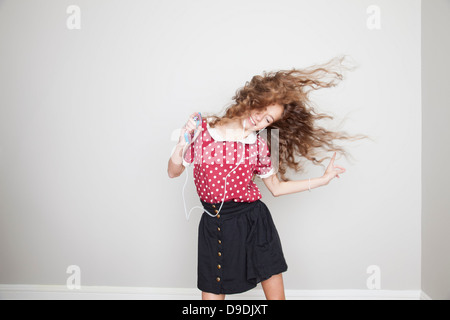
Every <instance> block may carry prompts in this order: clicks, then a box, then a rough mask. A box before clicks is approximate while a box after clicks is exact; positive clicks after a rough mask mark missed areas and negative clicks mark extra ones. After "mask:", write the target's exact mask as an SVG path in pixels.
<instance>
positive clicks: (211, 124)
mask: <svg viewBox="0 0 450 320" xmlns="http://www.w3.org/2000/svg"><path fill="white" fill-rule="evenodd" d="M343 59H345V56H344V57H340V58H335V59H332V60H330V61H329V62H328V63H326V64H324V65H321V66H313V67H310V68H307V69H302V70H298V69H292V70H288V71H283V70H282V71H278V72H271V73H264V76H254V77H253V78H252V80H251V81H250V83H248V82H247V83H246V84H245V86H244V87H243V88H241V89H240V90H238V91H237V93H236V95H235V96H234V97H233V100H234V101H235V103H234V104H233V105H231V106H230V107H228V108H227V110H226V112H225V114H224V115H223V116H221V117H219V116H214V115H213V116H209V117H206V118H203V119H202V120H201V122H200V124H199V125H198V126H197V122H196V121H195V120H194V118H195V117H198V118H199V114H198V113H194V114H192V115H191V117H190V118H189V120H188V122H187V123H186V125H185V126H184V127H183V128H182V130H181V135H180V139H179V142H178V144H177V146H176V148H175V151H174V152H173V154H172V156H171V158H170V160H169V164H168V174H169V177H171V178H174V177H178V176H180V175H181V174H182V172H183V171H184V169H185V167H187V166H190V165H194V169H193V170H194V171H193V172H194V182H195V185H196V189H197V193H198V195H199V197H200V200H201V203H202V205H203V207H204V209H205V211H204V212H203V215H202V217H201V220H200V225H199V231H198V264H197V269H198V277H197V286H198V288H199V289H200V290H201V291H202V299H204V300H207V299H225V295H226V294H234V293H241V292H244V291H247V290H250V289H252V288H254V287H255V286H256V285H257V284H258V283H259V282H261V285H262V288H263V290H264V294H265V296H266V298H267V299H280V300H281V299H285V294H284V285H283V277H282V273H283V272H285V271H286V270H287V268H288V266H287V264H286V261H285V258H284V255H283V250H282V246H281V241H280V238H279V235H278V232H277V229H276V227H275V225H274V223H273V220H272V217H271V214H270V211H269V209H268V208H267V206H266V205H265V204H264V203H263V202H262V201H261V200H260V199H261V193H260V191H259V189H258V187H257V186H256V184H255V183H254V181H253V180H254V178H255V176H258V177H260V178H261V179H262V181H263V182H264V184H265V185H266V187H267V188H268V189H269V191H270V192H271V193H272V194H273V195H274V196H275V197H279V196H281V195H285V194H291V193H295V192H302V191H306V190H309V191H311V189H315V188H318V187H321V186H325V185H327V184H328V183H330V181H331V180H333V179H334V178H335V177H337V178H339V175H340V174H342V173H344V172H345V168H343V167H341V166H338V165H337V164H335V163H334V161H335V157H336V152H334V153H333V155H332V157H331V160H330V162H329V164H328V166H327V168H326V170H325V172H324V174H323V175H322V176H321V177H317V178H309V179H305V180H299V181H290V180H289V179H288V178H287V177H286V176H285V175H286V169H287V167H290V168H292V169H294V170H295V171H296V172H301V171H302V170H301V165H300V163H299V162H298V161H296V158H295V157H296V156H302V157H304V158H306V159H308V160H310V161H312V162H313V163H314V164H320V163H321V162H322V161H324V159H325V158H323V159H320V160H317V159H316V156H317V154H318V150H319V149H320V148H322V149H325V150H328V151H340V152H341V153H343V154H344V155H345V150H343V148H342V147H339V146H335V145H334V144H333V143H332V141H333V140H335V139H360V138H362V137H363V136H359V137H356V138H355V137H350V136H348V135H347V134H344V133H337V132H331V131H328V130H326V129H324V128H322V127H319V126H317V124H316V123H315V122H316V121H317V120H320V119H322V118H330V119H333V117H331V116H329V115H326V114H323V113H321V114H317V113H315V111H314V109H313V107H311V106H310V101H309V99H308V93H309V92H310V91H311V90H316V89H319V88H327V87H332V86H335V85H336V84H337V82H336V80H337V79H342V74H341V73H340V72H339V71H336V70H334V68H335V67H341V62H342V60H343ZM325 77H331V78H330V79H329V81H325V80H323V78H325ZM308 89H309V90H308ZM265 129H271V130H270V132H272V131H274V132H275V133H276V134H260V133H261V132H262V131H263V130H265ZM185 132H188V133H189V134H191V139H192V141H193V143H191V144H188V143H187V142H186V141H185V137H184V134H185ZM194 132H195V135H193V133H194ZM264 133H267V132H264ZM265 137H267V138H265ZM272 145H274V146H277V148H276V149H275V148H271V146H272ZM274 149H275V150H274ZM271 151H273V152H272V153H271ZM273 163H278V166H276V165H273ZM222 202H223V204H222Z"/></svg>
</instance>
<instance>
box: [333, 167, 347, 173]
mask: <svg viewBox="0 0 450 320" xmlns="http://www.w3.org/2000/svg"><path fill="white" fill-rule="evenodd" d="M334 167H335V168H339V169H341V170H343V172H345V170H346V169H345V168H344V167H341V166H334Z"/></svg>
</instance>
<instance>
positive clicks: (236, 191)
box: [184, 119, 273, 203]
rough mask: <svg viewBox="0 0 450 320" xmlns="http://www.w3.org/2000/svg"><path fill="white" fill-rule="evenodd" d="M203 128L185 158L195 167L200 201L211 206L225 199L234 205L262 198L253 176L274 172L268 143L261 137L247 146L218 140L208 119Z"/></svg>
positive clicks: (195, 179)
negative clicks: (234, 203)
mask: <svg viewBox="0 0 450 320" xmlns="http://www.w3.org/2000/svg"><path fill="white" fill-rule="evenodd" d="M202 127H203V132H202V134H201V135H200V136H199V137H198V138H197V140H196V141H195V142H194V143H193V144H192V145H191V146H190V148H189V150H188V151H187V152H186V154H185V157H184V161H185V162H187V163H188V164H191V165H192V164H193V165H194V183H195V186H196V188H197V194H198V195H199V197H200V199H201V200H202V201H204V202H208V203H218V202H222V200H223V199H224V197H225V201H230V200H233V201H235V202H254V201H256V200H258V199H261V197H262V196H261V193H260V191H259V188H258V186H257V185H256V184H255V183H254V182H253V181H252V177H253V175H254V174H256V175H258V176H264V175H267V174H270V173H271V172H273V169H272V163H271V161H270V152H269V149H268V146H267V142H266V141H265V140H264V139H263V138H261V137H259V136H258V137H257V139H256V142H254V143H244V145H243V143H242V142H236V141H216V140H214V139H213V137H212V136H211V134H210V132H209V131H208V128H207V123H206V119H203V122H202ZM243 154H244V159H242V156H243ZM238 163H239V166H238ZM225 179H226V180H225Z"/></svg>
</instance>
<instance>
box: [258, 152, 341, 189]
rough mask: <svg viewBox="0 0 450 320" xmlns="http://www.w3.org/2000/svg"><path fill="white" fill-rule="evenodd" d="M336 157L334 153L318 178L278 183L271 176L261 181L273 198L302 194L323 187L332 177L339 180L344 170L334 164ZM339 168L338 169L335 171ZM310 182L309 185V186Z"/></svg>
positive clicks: (276, 178)
mask: <svg viewBox="0 0 450 320" xmlns="http://www.w3.org/2000/svg"><path fill="white" fill-rule="evenodd" d="M335 157H336V152H335V153H334V155H333V157H332V158H331V160H330V164H329V165H328V167H327V169H326V171H325V173H324V175H323V176H322V177H319V178H311V180H310V179H306V180H294V181H280V180H279V179H278V177H277V175H276V174H273V175H271V176H270V177H267V178H264V179H262V180H263V181H264V184H265V185H266V187H267V189H269V191H270V192H271V193H272V194H273V196H274V197H279V196H282V195H285V194H291V193H296V192H302V191H306V190H309V188H310V186H311V189H315V188H318V187H321V186H325V185H327V184H328V183H330V181H331V180H332V179H333V178H334V177H338V178H339V174H342V173H344V172H345V169H344V168H343V167H341V166H338V165H335V164H334V159H335ZM336 168H339V169H336ZM310 181H311V184H310Z"/></svg>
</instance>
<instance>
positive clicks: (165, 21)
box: [0, 0, 444, 290]
mask: <svg viewBox="0 0 450 320" xmlns="http://www.w3.org/2000/svg"><path fill="white" fill-rule="evenodd" d="M71 4H77V5H79V6H80V8H81V29H80V30H68V29H67V28H66V19H67V17H68V15H67V14H66V8H67V6H68V5H71ZM372 4H373V3H372V1H361V0H340V1H336V0H328V1H325V0H322V1H298V0H295V1H294V0H291V1H288V0H279V1H260V0H258V1H256V0H253V1H241V0H231V1H221V2H219V1H206V0H204V1H182V0H177V1H174V0H170V1H166V0H164V1H117V0H116V1H110V0H108V1H106V0H103V1H99V0H96V1H87V0H77V1H72V0H70V1H66V0H53V1H50V0H40V1H23V0H21V1H18V0H14V1H12V0H9V1H1V2H0V151H1V153H0V283H3V284H61V285H64V284H65V283H66V278H67V276H68V275H67V274H66V268H67V266H69V265H78V266H80V268H81V270H82V280H81V281H82V285H84V286H88V285H102V286H144V287H180V288H181V287H195V286H196V248H197V244H196V241H197V240H196V239H197V225H198V221H199V218H200V213H198V212H197V213H193V214H192V217H191V220H190V221H189V222H186V220H185V218H184V211H183V203H182V198H181V190H182V186H183V184H184V179H185V175H184V174H183V175H182V176H181V177H180V178H178V179H174V180H170V179H169V178H168V177H167V173H166V166H167V161H168V158H169V156H170V153H171V151H172V148H173V146H174V145H175V141H174V140H173V139H172V138H173V136H176V131H175V130H176V129H177V128H180V127H181V126H182V125H183V124H184V122H185V120H186V118H187V117H188V116H189V115H190V114H191V113H192V112H195V111H201V112H204V113H206V112H211V113H212V112H220V111H221V110H222V108H223V107H224V106H225V105H227V104H228V103H229V102H231V97H232V96H233V95H234V93H235V91H236V89H238V88H239V87H241V86H243V85H244V84H245V82H246V81H249V80H250V79H251V77H252V76H253V75H256V74H261V73H262V72H263V71H270V70H278V69H287V68H292V67H297V68H302V67H306V66H309V65H312V64H316V63H322V62H326V61H327V60H328V59H330V58H332V57H334V56H336V55H338V54H349V55H351V57H352V58H353V59H354V60H355V61H356V62H357V63H358V64H359V65H360V67H359V68H358V69H357V70H355V71H353V72H351V73H349V74H348V75H347V78H346V80H345V81H344V82H343V83H342V84H341V85H340V86H339V87H337V88H333V89H329V90H326V91H323V92H318V93H316V94H314V95H313V96H312V97H313V99H314V101H315V102H316V104H317V105H318V106H319V108H320V109H319V110H320V111H325V112H328V113H330V114H332V115H335V116H336V120H337V121H336V122H335V124H336V123H338V121H339V120H341V119H343V118H344V117H346V118H347V121H346V122H345V124H344V126H343V127H341V128H340V129H343V130H346V131H348V132H349V133H364V134H367V135H369V136H371V137H372V138H373V139H374V142H372V141H364V142H357V143H353V144H348V145H347V146H348V150H349V152H350V153H351V154H352V155H353V157H354V160H353V161H350V160H351V159H350V160H346V159H345V158H343V159H338V160H337V161H336V162H337V163H338V164H340V165H342V166H344V167H345V168H346V169H347V172H346V173H345V174H344V175H342V177H341V178H340V179H336V180H334V181H332V182H331V183H330V184H329V185H328V186H326V187H322V188H318V189H314V190H313V191H312V192H311V193H309V192H305V193H301V194H294V195H288V196H284V197H280V198H273V197H271V196H270V194H269V192H268V191H267V190H266V189H265V187H264V185H263V183H262V182H261V181H259V182H258V184H259V186H260V187H261V189H262V192H263V201H264V202H265V203H266V204H267V205H268V206H269V208H270V209H271V212H272V215H273V217H274V220H275V223H276V225H277V228H278V231H279V233H280V236H281V240H282V243H283V248H284V251H285V255H286V259H287V262H288V264H289V270H288V272H287V273H286V275H285V284H286V288H287V289H366V279H367V277H368V274H367V273H366V270H367V267H368V266H370V265H377V266H379V267H380V268H381V276H382V278H381V288H382V289H392V290H396V289H399V290H416V289H419V288H420V272H421V270H420V231H421V230H420V228H421V221H420V208H421V192H420V183H421V175H420V172H421V166H420V165H421V160H420V159H421V158H420V154H421V121H422V119H421V90H420V88H421V80H420V79H421V70H420V28H421V26H420V1H419V0H397V1H388V0H384V1H377V4H378V6H379V8H380V9H381V29H380V30H369V29H368V28H367V25H366V22H367V19H368V17H369V15H368V14H367V12H366V10H367V8H368V7H369V6H370V5H372ZM441 119H444V117H441ZM329 125H330V129H333V123H330V124H329ZM329 156H331V154H329ZM326 164H327V163H326ZM323 171H324V168H322V167H318V166H316V167H314V166H308V167H307V168H306V171H305V173H304V174H298V175H295V176H292V178H293V179H307V178H309V177H318V176H321V175H322V174H323ZM193 188H194V186H193V182H192V179H191V180H190V181H189V183H188V191H187V193H186V194H187V198H188V207H191V206H193V205H197V204H199V201H198V198H197V196H196V194H195V191H194V189H193Z"/></svg>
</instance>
